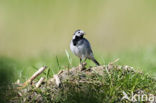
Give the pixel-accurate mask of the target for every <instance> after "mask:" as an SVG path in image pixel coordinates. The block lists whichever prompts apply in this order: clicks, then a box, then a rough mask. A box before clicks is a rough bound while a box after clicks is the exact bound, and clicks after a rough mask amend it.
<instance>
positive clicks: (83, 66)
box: [79, 63, 87, 71]
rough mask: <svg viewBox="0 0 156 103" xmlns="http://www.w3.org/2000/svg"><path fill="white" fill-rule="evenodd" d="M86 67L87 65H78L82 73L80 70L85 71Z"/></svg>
mask: <svg viewBox="0 0 156 103" xmlns="http://www.w3.org/2000/svg"><path fill="white" fill-rule="evenodd" d="M86 65H87V63H81V64H80V65H79V69H80V70H81V71H82V70H84V69H86V67H85V66H86Z"/></svg>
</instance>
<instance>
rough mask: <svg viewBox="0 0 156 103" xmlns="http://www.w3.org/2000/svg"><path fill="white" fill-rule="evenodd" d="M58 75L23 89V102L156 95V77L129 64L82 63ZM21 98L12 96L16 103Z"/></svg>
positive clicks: (74, 102)
mask: <svg viewBox="0 0 156 103" xmlns="http://www.w3.org/2000/svg"><path fill="white" fill-rule="evenodd" d="M57 76H58V77H59V79H60V81H61V83H60V84H59V86H58V85H56V81H55V78H51V79H49V80H47V81H44V82H43V83H42V85H41V86H40V87H39V88H35V86H33V85H29V86H28V87H27V88H25V89H23V90H20V91H19V92H18V93H20V94H21V97H20V96H19V98H20V99H19V98H18V101H20V102H42V103H43V102H44V103H46V102H52V103H106V102H107V103H112V102H119V103H120V102H126V101H130V100H126V99H122V97H123V92H125V93H127V95H129V96H130V95H131V93H132V92H133V93H135V94H138V93H140V92H141V93H143V94H156V83H155V80H154V79H152V78H151V77H150V76H148V75H145V74H143V73H141V72H137V71H135V70H134V69H133V68H132V67H129V66H118V65H112V64H109V65H107V66H98V67H90V68H85V69H82V67H81V66H79V67H73V68H71V69H69V70H62V71H60V72H59V73H58V74H57ZM15 101H16V102H17V99H12V102H15Z"/></svg>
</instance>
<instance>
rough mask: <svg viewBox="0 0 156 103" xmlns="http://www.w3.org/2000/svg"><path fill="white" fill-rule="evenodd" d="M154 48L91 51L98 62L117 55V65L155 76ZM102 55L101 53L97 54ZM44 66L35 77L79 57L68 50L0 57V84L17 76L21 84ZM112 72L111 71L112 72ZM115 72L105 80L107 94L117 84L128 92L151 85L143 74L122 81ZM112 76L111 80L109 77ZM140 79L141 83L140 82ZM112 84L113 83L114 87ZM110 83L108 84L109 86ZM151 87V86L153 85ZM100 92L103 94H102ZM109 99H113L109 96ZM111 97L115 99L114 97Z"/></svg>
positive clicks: (74, 62)
mask: <svg viewBox="0 0 156 103" xmlns="http://www.w3.org/2000/svg"><path fill="white" fill-rule="evenodd" d="M155 52H156V48H154V47H153V48H144V49H139V50H127V51H122V52H119V53H115V54H108V53H105V54H102V53H99V54H95V57H96V59H97V60H98V61H99V62H100V64H101V65H105V64H108V63H109V62H111V61H114V60H115V59H117V58H120V60H119V61H118V62H117V63H116V64H120V65H129V66H133V67H134V68H135V69H137V70H139V71H143V73H144V74H148V76H149V77H152V78H155V75H156V74H155V72H156V69H155V68H156V64H155V63H156V59H155V58H156V53H155ZM101 54H102V55H101ZM45 65H46V66H48V69H47V70H46V71H45V72H44V73H42V74H41V75H40V76H39V77H38V78H37V79H39V78H40V77H41V76H43V77H45V78H46V79H49V78H51V77H52V76H53V74H56V73H57V72H58V71H59V70H61V69H70V68H71V67H73V66H78V65H79V59H78V58H77V57H75V56H74V55H73V54H71V52H69V51H67V50H66V51H65V52H64V53H62V54H58V55H50V54H48V53H43V54H41V55H40V56H38V57H32V58H28V59H24V60H22V59H16V58H9V57H4V56H1V57H0V82H1V86H3V84H8V83H12V82H15V81H16V80H17V79H19V80H21V82H22V83H23V82H24V81H26V80H27V79H28V78H29V77H31V75H32V74H33V73H34V72H35V71H37V70H38V68H40V67H42V66H45ZM90 66H95V64H94V63H92V61H89V60H87V67H90ZM112 72H113V71H112ZM117 75H120V72H119V73H117V74H114V73H113V74H112V75H111V76H110V77H109V76H108V77H109V78H108V80H111V81H108V83H110V84H108V85H109V89H107V92H106V94H107V93H109V96H110V97H111V95H116V92H114V91H116V89H119V87H120V86H122V87H123V88H124V86H127V85H129V86H131V88H129V87H126V88H124V89H125V90H126V89H127V91H128V92H129V93H130V91H133V90H134V88H136V87H137V86H138V83H141V84H139V87H137V88H140V89H142V88H144V87H145V86H147V85H148V84H152V83H153V82H152V81H151V80H149V79H148V78H147V76H144V75H143V76H141V75H138V74H131V73H130V74H126V75H125V77H124V80H119V81H118V80H116V79H117V77H115V76H117ZM113 79H114V80H113ZM140 81H141V82H140ZM114 83H115V86H114ZM111 85H112V86H111ZM153 86H154V85H153ZM153 86H152V87H151V88H150V86H149V85H148V89H147V91H151V90H152V88H154V87H153ZM103 89H105V88H103ZM106 94H104V95H106ZM111 99H113V98H111ZM114 100H115V98H114Z"/></svg>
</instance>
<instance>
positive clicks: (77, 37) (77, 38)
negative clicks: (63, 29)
mask: <svg viewBox="0 0 156 103" xmlns="http://www.w3.org/2000/svg"><path fill="white" fill-rule="evenodd" d="M82 38H83V36H76V37H75V39H73V45H74V46H76V45H77V43H78V41H79V40H81V39H82Z"/></svg>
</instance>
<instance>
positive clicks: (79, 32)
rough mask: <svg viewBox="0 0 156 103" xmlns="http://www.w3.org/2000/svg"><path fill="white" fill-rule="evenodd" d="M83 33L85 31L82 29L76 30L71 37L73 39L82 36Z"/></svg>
mask: <svg viewBox="0 0 156 103" xmlns="http://www.w3.org/2000/svg"><path fill="white" fill-rule="evenodd" d="M83 35H85V32H84V31H82V30H77V31H75V33H74V36H73V39H75V37H83Z"/></svg>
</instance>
